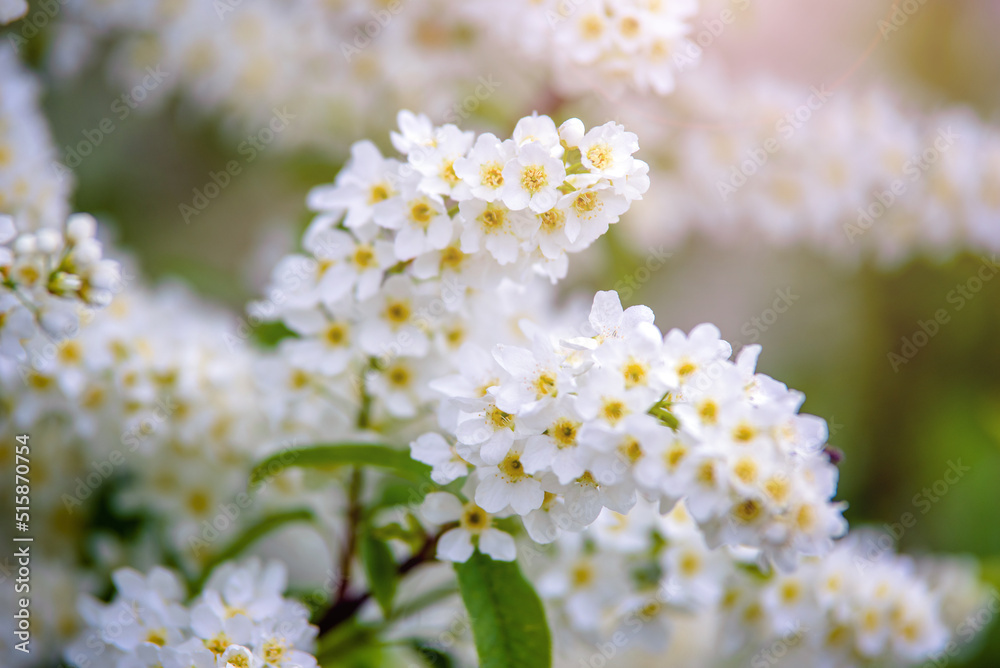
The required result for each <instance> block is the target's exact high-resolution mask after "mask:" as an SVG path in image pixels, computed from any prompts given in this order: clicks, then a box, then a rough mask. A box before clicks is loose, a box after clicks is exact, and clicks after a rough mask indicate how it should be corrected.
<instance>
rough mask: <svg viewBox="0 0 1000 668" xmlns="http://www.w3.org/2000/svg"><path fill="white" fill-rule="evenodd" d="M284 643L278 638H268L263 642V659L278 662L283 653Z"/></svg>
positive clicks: (268, 661)
mask: <svg viewBox="0 0 1000 668" xmlns="http://www.w3.org/2000/svg"><path fill="white" fill-rule="evenodd" d="M285 649H286V647H285V643H283V642H280V641H278V640H268V641H267V642H266V643H264V661H266V662H267V663H278V662H279V661H281V657H283V656H284V655H285Z"/></svg>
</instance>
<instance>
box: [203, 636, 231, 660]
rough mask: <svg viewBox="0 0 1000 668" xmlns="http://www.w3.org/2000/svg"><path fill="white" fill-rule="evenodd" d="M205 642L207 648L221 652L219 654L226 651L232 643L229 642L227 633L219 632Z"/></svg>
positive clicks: (216, 652) (212, 651) (213, 651)
mask: <svg viewBox="0 0 1000 668" xmlns="http://www.w3.org/2000/svg"><path fill="white" fill-rule="evenodd" d="M203 642H204V644H205V649H207V650H208V651H209V652H211V653H212V654H219V655H221V654H222V653H223V652H225V651H226V648H227V647H229V646H230V645H231V644H232V643H231V642H229V636H227V635H226V634H225V633H219V634H217V635H215V636H213V637H211V638H209V639H208V640H205V641H203Z"/></svg>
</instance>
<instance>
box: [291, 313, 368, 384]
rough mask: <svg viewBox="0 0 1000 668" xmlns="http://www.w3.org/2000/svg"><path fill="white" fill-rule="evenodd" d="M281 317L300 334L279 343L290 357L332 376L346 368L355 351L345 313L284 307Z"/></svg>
mask: <svg viewBox="0 0 1000 668" xmlns="http://www.w3.org/2000/svg"><path fill="white" fill-rule="evenodd" d="M284 320H285V323H286V324H287V325H288V326H289V327H290V328H291V329H292V331H294V332H296V333H297V334H300V335H302V337H303V338H301V339H291V340H286V341H283V342H282V344H281V346H282V350H284V351H287V353H288V358H289V361H291V363H292V364H294V365H296V366H297V367H299V368H302V369H309V368H314V369H316V370H317V371H319V372H320V373H322V374H326V375H328V376H333V375H336V374H339V373H340V372H342V371H343V370H344V369H346V368H347V365H348V363H349V362H350V361H351V359H352V357H353V356H354V355H355V354H356V350H357V342H356V340H355V337H356V333H355V332H354V331H353V328H354V326H353V323H352V322H351V321H350V319H349V318H348V317H346V314H337V313H336V312H335V311H333V310H331V311H322V310H320V309H315V308H314V309H304V310H301V311H287V312H286V313H285V315H284Z"/></svg>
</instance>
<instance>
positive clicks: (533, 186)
mask: <svg viewBox="0 0 1000 668" xmlns="http://www.w3.org/2000/svg"><path fill="white" fill-rule="evenodd" d="M548 184H549V176H548V174H546V173H545V167H543V166H542V165H528V166H527V167H525V168H524V169H523V170H522V171H521V187H522V188H524V189H525V190H527V191H528V192H529V193H531V194H532V195H535V194H537V193H538V192H539V191H541V189H542V188H544V187H545V186H547V185H548Z"/></svg>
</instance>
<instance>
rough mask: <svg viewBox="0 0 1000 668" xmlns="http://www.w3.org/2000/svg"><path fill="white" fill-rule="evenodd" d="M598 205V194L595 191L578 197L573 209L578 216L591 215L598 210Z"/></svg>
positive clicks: (589, 191)
mask: <svg viewBox="0 0 1000 668" xmlns="http://www.w3.org/2000/svg"><path fill="white" fill-rule="evenodd" d="M598 204H599V202H598V200H597V193H595V192H594V191H593V190H588V191H587V192H585V193H580V194H579V195H577V196H576V199H574V200H573V208H574V209H576V212H577V213H578V214H584V213H590V212H591V211H593V210H594V209H596V208H597V205H598Z"/></svg>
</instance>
